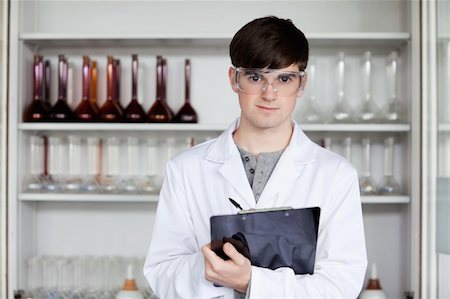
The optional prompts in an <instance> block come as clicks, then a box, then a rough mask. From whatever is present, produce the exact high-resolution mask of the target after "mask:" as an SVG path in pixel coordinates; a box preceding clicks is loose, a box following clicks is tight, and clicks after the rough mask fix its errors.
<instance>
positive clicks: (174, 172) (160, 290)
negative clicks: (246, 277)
mask: <svg viewBox="0 0 450 299" xmlns="http://www.w3.org/2000/svg"><path fill="white" fill-rule="evenodd" d="M238 125H239V121H238V120H236V121H235V122H234V123H233V124H232V125H231V126H230V127H229V128H228V129H227V130H226V131H225V132H224V133H222V134H221V135H220V136H219V137H218V138H216V139H214V140H211V141H208V142H205V143H203V144H200V145H198V146H196V147H194V148H192V149H190V150H187V151H184V152H182V153H181V154H179V155H177V156H175V157H174V158H173V159H171V160H170V161H169V162H168V164H167V169H166V177H165V180H164V183H163V187H162V190H161V193H160V197H159V203H158V209H157V214H156V219H155V225H154V229H153V234H152V239H151V243H150V247H149V250H148V254H147V258H146V262H145V266H144V274H145V276H146V277H147V280H148V281H149V283H150V286H151V287H152V289H153V290H154V291H155V293H156V294H157V295H158V296H159V297H160V298H162V299H166V298H167V299H174V298H233V297H234V292H233V290H232V289H229V288H224V287H214V286H213V284H212V283H211V282H208V281H207V280H206V279H205V273H204V272H205V271H204V267H205V265H204V260H203V255H202V252H201V247H202V246H203V245H205V244H207V243H209V242H210V241H211V239H210V223H209V219H210V217H211V216H213V215H224V214H234V213H236V212H237V210H236V208H235V207H234V206H233V205H232V204H231V203H230V201H229V200H228V198H229V197H231V198H233V199H234V200H235V201H237V202H238V203H239V204H240V205H241V206H242V208H244V209H254V208H269V207H286V206H292V207H294V208H304V207H315V206H319V207H320V208H321V215H320V224H319V234H318V243H317V252H316V263H315V269H314V274H313V275H295V274H294V272H293V270H292V269H291V268H279V269H277V270H270V269H265V268H259V267H255V266H252V274H251V283H250V289H249V293H248V294H247V297H248V298H297V299H301V298H308V299H312V298H333V299H337V298H356V297H357V296H358V294H359V292H360V290H361V287H362V284H363V279H364V275H365V271H366V266H367V257H366V247H365V240H364V229H363V219H362V211H361V202H360V195H359V187H358V178H357V172H356V171H355V169H354V168H353V167H352V166H351V164H350V163H349V162H347V161H346V160H345V159H343V158H342V157H340V156H339V155H337V154H334V153H332V152H330V151H327V150H325V149H323V148H321V147H320V146H318V145H316V144H315V143H313V142H312V141H311V140H310V139H309V138H308V137H307V136H306V135H305V134H304V133H303V132H302V131H301V130H300V128H299V127H298V125H297V124H296V123H295V122H293V125H294V132H293V135H292V138H291V141H290V143H289V145H288V147H287V148H286V149H285V151H284V152H283V154H282V156H281V158H280V160H279V161H278V163H277V165H276V167H275V169H274V170H273V173H272V175H271V177H270V179H269V181H268V182H267V184H266V186H265V188H264V190H263V192H262V194H261V197H260V198H259V200H258V202H257V203H256V202H255V199H254V196H253V192H252V190H251V187H250V184H249V182H248V179H247V176H246V173H245V170H244V166H243V163H242V160H241V156H240V154H239V151H238V149H237V147H236V145H235V143H234V141H233V138H232V133H233V131H235V130H236V128H237V126H238Z"/></svg>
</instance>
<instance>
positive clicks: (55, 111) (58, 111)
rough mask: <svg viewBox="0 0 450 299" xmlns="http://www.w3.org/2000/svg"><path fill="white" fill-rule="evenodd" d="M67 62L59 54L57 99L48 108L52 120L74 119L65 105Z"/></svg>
mask: <svg viewBox="0 0 450 299" xmlns="http://www.w3.org/2000/svg"><path fill="white" fill-rule="evenodd" d="M68 70H69V67H68V64H67V59H66V58H65V57H64V55H59V59H58V100H57V101H56V103H55V105H54V106H53V108H52V109H51V110H50V119H51V120H52V121H58V122H59V121H61V122H70V121H74V120H75V115H74V113H73V111H72V109H70V107H69V105H67V77H68Z"/></svg>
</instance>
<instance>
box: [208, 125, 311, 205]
mask: <svg viewBox="0 0 450 299" xmlns="http://www.w3.org/2000/svg"><path fill="white" fill-rule="evenodd" d="M292 124H293V126H294V130H293V133H292V136H291V140H290V142H289V145H288V146H287V147H286V149H285V150H284V152H283V154H282V155H281V157H280V160H279V161H278V163H277V165H276V167H275V169H274V171H273V173H272V175H271V176H270V179H269V181H268V182H267V184H266V186H265V188H264V191H263V193H262V194H261V196H260V198H259V200H258V204H257V205H256V202H255V198H254V195H253V192H252V190H251V187H250V184H249V183H248V178H247V175H246V173H245V169H244V165H243V163H242V160H241V155H240V154H239V151H238V149H237V147H236V144H235V143H234V140H233V132H234V131H235V130H236V129H237V128H238V127H239V119H236V120H235V121H234V122H233V123H232V124H231V125H230V126H229V127H228V129H227V130H226V131H225V132H223V133H222V134H221V135H220V136H219V137H218V138H217V139H216V140H215V142H212V143H211V145H210V147H209V149H208V150H207V153H206V155H205V156H204V158H205V159H206V160H208V161H211V162H214V163H220V164H223V165H222V166H221V167H220V168H219V171H220V172H221V174H222V175H223V176H224V177H225V179H226V180H227V181H228V182H229V183H230V184H231V185H232V186H233V187H234V188H235V190H237V192H239V193H240V195H241V196H242V198H243V199H244V200H245V202H246V203H247V207H244V206H243V208H244V209H246V208H247V209H248V208H255V207H256V208H257V207H264V205H265V204H266V203H267V202H268V201H270V200H271V199H272V198H273V197H274V196H275V195H276V194H277V193H279V192H280V191H282V190H285V188H287V187H288V185H289V184H290V183H291V182H292V181H293V180H294V179H296V178H297V177H298V176H299V175H300V174H301V172H302V170H303V168H304V166H305V165H306V164H309V163H314V162H315V160H316V154H317V146H316V145H315V144H314V143H313V142H312V141H311V140H310V139H309V138H308V137H307V136H306V135H305V134H304V133H303V131H302V130H301V129H300V128H299V127H298V124H297V123H296V122H294V121H292Z"/></svg>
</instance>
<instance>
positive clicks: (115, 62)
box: [113, 59, 123, 114]
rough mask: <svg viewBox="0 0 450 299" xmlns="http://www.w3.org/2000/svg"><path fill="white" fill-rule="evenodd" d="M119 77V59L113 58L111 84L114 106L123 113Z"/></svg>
mask: <svg viewBox="0 0 450 299" xmlns="http://www.w3.org/2000/svg"><path fill="white" fill-rule="evenodd" d="M120 79H121V68H120V59H114V60H113V85H114V86H115V88H114V93H113V99H114V101H115V102H116V106H117V107H118V108H119V110H120V113H122V114H123V107H122V104H121V101H120V99H121V96H120Z"/></svg>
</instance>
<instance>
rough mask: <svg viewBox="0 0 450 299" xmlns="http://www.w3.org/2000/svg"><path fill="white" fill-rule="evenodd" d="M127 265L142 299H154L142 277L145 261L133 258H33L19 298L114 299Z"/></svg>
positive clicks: (29, 263)
mask: <svg viewBox="0 0 450 299" xmlns="http://www.w3.org/2000/svg"><path fill="white" fill-rule="evenodd" d="M128 265H132V268H133V276H134V277H135V279H136V284H137V287H138V289H139V291H140V292H141V293H142V294H143V295H144V298H146V299H154V298H157V297H156V296H155V295H154V294H153V292H152V290H151V289H150V287H149V285H148V283H147V281H146V279H145V277H144V275H143V273H142V268H143V265H144V259H143V258H140V257H133V256H132V257H123V256H32V257H30V258H28V260H27V263H26V268H27V281H28V288H27V290H26V291H25V297H22V298H30V297H31V298H67V299H79V298H92V299H94V298H100V299H114V298H115V295H116V294H117V292H118V291H119V290H120V289H121V288H122V286H123V281H124V280H125V277H126V273H127V266H128Z"/></svg>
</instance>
